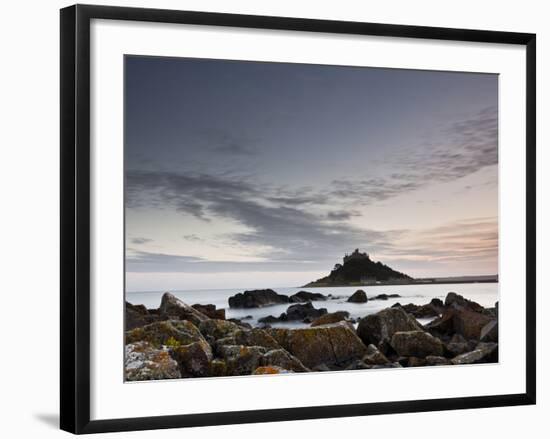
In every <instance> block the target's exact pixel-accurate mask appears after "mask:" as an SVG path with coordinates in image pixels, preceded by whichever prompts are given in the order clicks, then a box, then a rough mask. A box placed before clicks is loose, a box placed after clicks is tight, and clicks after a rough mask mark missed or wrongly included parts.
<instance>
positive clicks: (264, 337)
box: [216, 328, 281, 349]
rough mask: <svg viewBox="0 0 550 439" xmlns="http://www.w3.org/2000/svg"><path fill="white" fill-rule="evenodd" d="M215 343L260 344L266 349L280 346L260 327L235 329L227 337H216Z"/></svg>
mask: <svg viewBox="0 0 550 439" xmlns="http://www.w3.org/2000/svg"><path fill="white" fill-rule="evenodd" d="M216 345H217V346H221V345H243V346H261V347H263V348H266V349H280V348H281V346H280V345H279V343H277V341H276V340H275V339H274V338H273V337H272V336H271V335H269V334H268V333H267V332H266V331H264V330H263V329H260V328H253V329H237V330H236V331H234V332H232V333H231V335H229V336H228V337H224V338H220V339H218V340H217V342H216Z"/></svg>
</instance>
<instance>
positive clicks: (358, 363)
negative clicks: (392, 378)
mask: <svg viewBox="0 0 550 439" xmlns="http://www.w3.org/2000/svg"><path fill="white" fill-rule="evenodd" d="M372 368H373V366H372V365H371V364H367V363H365V362H364V361H362V360H355V361H352V363H351V364H350V365H349V366H347V367H346V370H364V369H372Z"/></svg>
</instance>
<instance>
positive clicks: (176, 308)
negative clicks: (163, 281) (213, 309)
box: [159, 293, 208, 326]
mask: <svg viewBox="0 0 550 439" xmlns="http://www.w3.org/2000/svg"><path fill="white" fill-rule="evenodd" d="M159 314H160V316H161V317H162V318H165V319H180V320H189V321H190V322H191V323H193V324H194V325H197V326H198V325H199V324H200V322H202V321H205V320H208V317H207V316H206V315H204V314H203V313H201V312H200V311H197V310H196V309H195V308H193V307H192V306H189V305H187V304H186V303H184V302H182V301H181V300H179V299H178V298H177V297H176V296H174V295H173V294H170V293H164V294H163V295H162V299H161V301H160V307H159Z"/></svg>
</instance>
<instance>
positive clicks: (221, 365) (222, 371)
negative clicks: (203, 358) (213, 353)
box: [208, 358, 227, 377]
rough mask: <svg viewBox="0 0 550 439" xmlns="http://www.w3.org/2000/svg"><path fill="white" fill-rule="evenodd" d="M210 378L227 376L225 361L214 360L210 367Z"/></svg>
mask: <svg viewBox="0 0 550 439" xmlns="http://www.w3.org/2000/svg"><path fill="white" fill-rule="evenodd" d="M208 376H211V377H224V376H227V365H226V364H225V360H222V359H220V358H214V359H213V360H212V361H211V362H210V364H209V366H208Z"/></svg>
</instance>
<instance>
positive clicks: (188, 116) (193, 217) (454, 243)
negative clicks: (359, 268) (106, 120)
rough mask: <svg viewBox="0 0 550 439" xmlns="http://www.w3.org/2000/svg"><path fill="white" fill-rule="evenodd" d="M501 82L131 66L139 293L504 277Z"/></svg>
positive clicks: (341, 69) (134, 60)
mask: <svg viewBox="0 0 550 439" xmlns="http://www.w3.org/2000/svg"><path fill="white" fill-rule="evenodd" d="M497 111H498V76H497V75H493V74H483V73H459V72H440V71H420V70H401V69H381V68H368V67H349V66H327V65H307V64H290V63H265V62H248V61H231V60H206V59H191V58H168V57H141V56H126V57H125V130H124V131H125V133H124V135H125V139H124V151H125V157H124V160H125V198H126V199H125V206H126V287H127V290H128V291H154V290H168V289H172V290H174V289H177V290H190V289H217V288H275V287H289V286H298V285H303V284H305V283H307V282H310V281H312V280H315V279H318V278H320V277H323V276H325V275H327V274H328V273H329V272H330V270H331V269H332V268H333V266H334V264H335V263H338V262H341V259H342V257H343V255H344V254H345V253H349V252H351V251H353V250H354V249H355V248H359V249H361V250H362V251H366V252H368V253H369V254H370V255H371V258H372V259H375V260H380V261H382V262H383V263H386V264H388V265H390V266H391V267H392V268H394V269H396V270H398V271H401V272H404V273H407V274H408V275H410V276H412V277H446V276H462V275H484V274H497V273H498V114H497Z"/></svg>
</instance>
